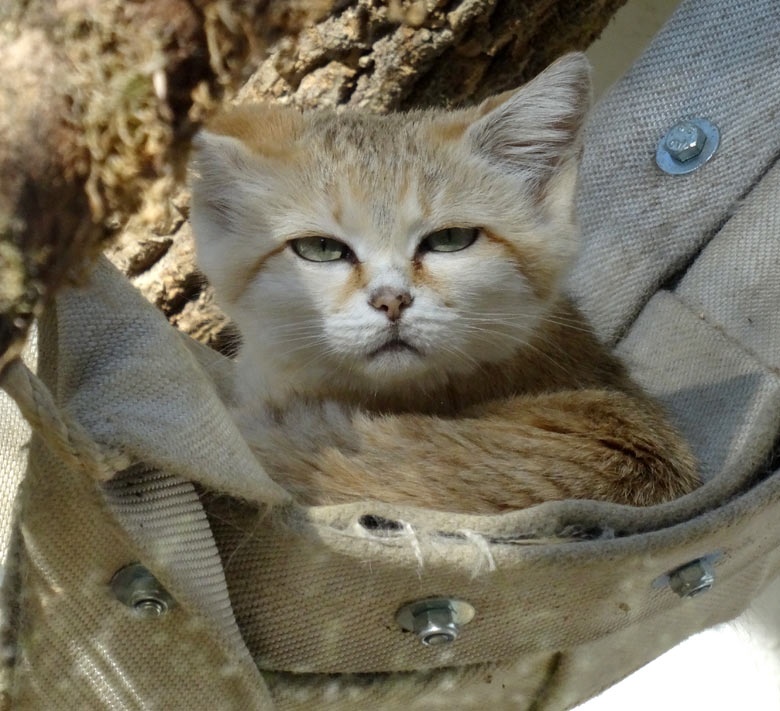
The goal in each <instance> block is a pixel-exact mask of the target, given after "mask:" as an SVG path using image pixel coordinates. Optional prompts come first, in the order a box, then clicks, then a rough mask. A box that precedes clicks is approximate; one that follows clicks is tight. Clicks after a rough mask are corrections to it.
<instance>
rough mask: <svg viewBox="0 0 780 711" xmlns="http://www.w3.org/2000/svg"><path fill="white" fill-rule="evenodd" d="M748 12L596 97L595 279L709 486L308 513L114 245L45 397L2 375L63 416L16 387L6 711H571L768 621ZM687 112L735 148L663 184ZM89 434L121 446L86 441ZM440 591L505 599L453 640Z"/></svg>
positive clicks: (754, 16) (761, 200) (768, 474)
mask: <svg viewBox="0 0 780 711" xmlns="http://www.w3.org/2000/svg"><path fill="white" fill-rule="evenodd" d="M734 5H735V4H734V3H731V2H728V1H726V0H722V1H719V0H706V1H705V0H687V1H686V2H684V3H683V4H682V5H681V7H680V9H679V10H678V12H677V14H676V15H675V16H674V17H673V18H672V20H671V21H670V23H669V25H668V26H667V27H666V28H665V29H664V31H663V32H662V33H661V34H660V35H659V37H658V38H657V39H656V41H655V42H654V43H653V45H652V46H651V47H650V48H649V49H648V51H647V52H646V53H645V55H644V56H643V57H642V58H641V59H640V61H639V62H638V64H637V65H636V67H635V68H634V69H633V70H632V71H631V72H630V73H629V74H628V75H627V77H626V78H625V79H624V80H623V81H622V82H621V83H620V84H619V85H618V86H617V87H616V88H615V89H614V90H613V91H612V92H611V93H610V94H609V96H607V97H606V98H605V99H604V100H603V101H602V102H601V103H600V105H599V106H598V107H597V109H596V110H595V112H594V115H593V118H592V120H591V123H590V125H589V128H588V131H587V138H586V153H585V158H584V166H583V178H582V181H583V182H582V190H581V199H580V210H581V214H582V215H583V226H584V240H585V247H584V253H583V258H582V260H581V262H580V263H579V265H578V267H577V272H576V273H575V276H574V279H573V281H572V290H573V291H574V292H575V293H576V295H577V297H578V299H579V300H580V302H581V303H582V304H583V306H584V308H585V310H586V311H587V312H588V313H589V315H590V316H591V317H592V318H593V320H594V322H595V324H596V327H597V328H598V330H599V332H600V333H601V334H602V336H603V337H604V338H605V339H606V340H608V341H609V342H610V343H612V344H614V345H615V347H616V348H617V350H618V352H619V353H620V354H621V356H622V357H623V358H624V359H625V360H626V361H627V362H628V364H629V365H630V367H631V369H632V372H633V373H634V374H635V376H636V377H637V379H638V380H639V381H640V382H641V383H642V384H643V385H644V386H645V387H646V388H647V389H648V390H650V391H651V392H653V393H654V394H656V395H657V396H658V397H659V398H660V399H661V400H662V402H663V403H664V404H665V405H666V406H667V408H668V410H669V412H670V415H671V417H672V418H673V419H674V420H675V421H676V422H677V424H678V425H679V426H680V428H681V429H682V431H683V432H684V433H685V435H686V436H687V437H688V439H689V440H690V441H691V443H692V446H693V447H694V450H695V451H696V454H697V456H698V457H699V459H700V461H701V466H702V473H703V476H704V477H705V479H706V484H705V485H704V486H703V487H702V488H700V489H699V490H697V491H696V492H694V493H692V494H690V495H689V496H686V497H683V498H682V499H680V500H678V501H675V502H671V503H669V504H665V505H662V506H657V507H651V508H648V509H634V508H631V507H625V506H617V505H611V504H606V503H598V502H587V501H568V502H554V503H548V504H544V505H541V506H538V507H534V508H532V509H528V510H525V511H518V512H513V513H509V514H504V515H501V516H492V517H485V516H467V515H449V514H446V513H441V512H430V511H426V510H424V509H422V508H421V509H413V508H405V507H394V506H389V505H380V504H368V503H365V504H363V503H358V504H350V505H344V506H331V507H318V508H303V507H299V506H296V505H295V504H293V503H292V502H290V500H289V497H288V496H287V495H286V493H285V492H284V491H283V490H281V489H280V488H279V487H278V486H277V485H276V484H274V483H273V482H272V481H271V480H270V479H269V478H268V477H267V476H266V475H265V474H264V472H263V471H262V469H261V468H260V467H259V465H258V464H257V462H256V461H255V460H254V458H253V457H252V455H251V453H250V452H249V450H248V448H247V446H246V444H245V443H244V442H243V440H242V439H241V437H240V435H239V433H238V432H237V430H236V428H235V426H234V425H233V424H232V422H231V421H230V419H229V417H228V416H227V413H226V410H225V406H224V404H223V402H224V400H225V399H226V398H227V397H229V391H230V382H231V379H230V372H231V367H232V366H231V362H230V361H228V360H226V359H224V358H222V357H221V356H219V355H217V354H215V353H213V352H211V351H209V350H208V349H205V348H203V347H200V346H198V345H197V344H195V343H192V342H189V341H188V340H187V339H185V338H183V337H181V336H180V334H178V333H177V332H176V331H175V330H174V329H173V328H171V327H170V326H169V325H168V323H167V322H166V321H165V319H164V318H163V316H162V315H161V314H160V313H158V312H157V311H156V310H155V309H154V308H153V307H152V306H150V305H149V304H148V303H146V302H145V301H144V300H143V298H142V297H141V296H140V294H139V293H138V292H136V291H135V290H134V289H133V287H132V286H131V285H130V284H129V283H128V282H127V281H126V280H125V279H124V278H123V277H122V275H121V274H119V273H118V272H117V271H116V270H114V269H113V267H111V266H110V265H109V264H108V263H107V262H105V261H101V262H100V263H99V264H98V265H97V267H96V269H95V270H94V272H93V274H92V276H91V278H90V281H89V283H88V284H87V285H85V287H84V288H82V289H74V290H69V291H67V292H64V293H63V294H62V295H61V296H60V297H59V298H58V300H57V302H56V304H54V305H53V306H52V307H51V308H50V309H48V310H47V312H46V313H45V314H44V316H43V317H42V319H41V320H40V323H39V348H38V351H39V358H38V375H39V376H40V379H41V381H42V382H43V383H44V384H45V386H46V390H45V391H43V390H41V389H40V388H39V387H38V385H36V382H37V381H35V380H33V379H31V378H28V377H27V376H26V375H25V374H24V372H23V371H20V370H15V371H14V373H13V374H12V376H13V377H11V376H9V375H8V373H6V376H5V378H4V381H3V386H4V387H5V388H6V389H7V390H9V392H10V393H11V394H12V395H13V396H14V397H15V398H16V399H17V401H18V402H19V403H21V405H22V406H23V407H24V408H25V411H26V412H27V413H28V416H29V417H30V418H31V419H33V420H34V421H37V422H40V421H41V418H48V419H46V420H45V421H46V422H49V423H51V426H50V427H49V428H48V429H47V428H39V430H38V431H37V433H36V434H35V436H34V437H33V440H32V442H31V444H30V447H29V452H27V450H24V449H20V447H22V443H24V442H25V440H26V430H25V429H24V426H23V425H22V423H21V421H20V420H19V417H18V414H16V413H15V411H14V410H13V409H12V407H11V402H10V400H9V399H8V398H4V399H3V400H0V424H2V429H1V430H0V452H2V454H3V459H2V461H0V467H1V469H0V473H1V474H2V478H0V482H2V487H0V491H2V492H3V497H4V498H3V499H2V501H3V503H4V511H8V508H7V506H8V502H9V501H10V498H11V497H10V494H9V493H8V492H10V491H11V489H12V488H13V487H14V485H15V484H14V483H15V482H16V481H18V480H19V479H20V478H21V477H22V475H24V479H23V482H22V485H21V487H20V488H19V493H18V496H17V497H16V509H17V511H18V520H17V521H16V523H15V525H14V526H13V527H12V533H13V535H12V540H11V542H10V545H9V546H8V552H7V554H6V558H5V560H6V563H5V567H6V574H5V580H4V593H3V595H4V614H5V626H6V632H5V636H4V638H3V652H4V655H5V656H6V658H7V662H6V664H5V665H4V667H3V669H2V671H0V674H2V677H0V682H2V684H1V685H0V688H2V690H3V692H2V693H3V694H4V696H3V697H2V699H3V703H5V705H6V706H7V707H9V708H13V709H21V710H23V711H27V710H28V709H30V710H33V709H34V710H35V711H48V710H49V709H52V710H53V709H62V708H68V709H70V708H73V709H76V708H78V709H88V710H91V709H95V710H99V711H102V710H103V709H105V710H107V711H118V710H120V709H121V710H122V711H125V710H132V711H139V710H144V711H146V710H147V709H153V710H154V709H165V710H166V711H167V710H169V709H187V710H193V711H199V710H201V709H203V710H204V711H205V710H206V709H209V710H211V709H241V710H244V709H258V710H262V711H271V710H276V709H278V710H283V711H299V710H300V711H303V710H305V709H318V710H319V709H323V710H326V711H330V710H332V711H352V710H353V709H354V710H355V711H357V710H358V709H360V710H361V711H362V710H363V709H365V708H374V709H379V710H387V711H392V710H395V709H409V710H412V711H417V710H420V711H422V710H428V709H431V710H433V709H441V708H447V709H459V710H460V709H463V710H468V709H475V710H476V709H483V708H490V709H496V710H497V711H504V710H506V711H509V710H510V709H511V710H513V711H564V709H568V708H571V706H573V705H574V704H576V703H578V702H581V701H583V700H585V699H587V698H589V697H590V696H592V695H593V694H595V693H597V692H598V691H600V690H602V689H603V688H605V687H607V686H609V685H610V684H612V683H614V682H616V681H618V680H619V679H620V678H622V677H623V676H625V675H626V674H628V673H630V672H631V671H633V670H634V669H636V668H638V667H639V666H641V665H642V664H644V663H645V662H647V661H649V660H650V659H652V658H654V657H655V656H657V655H658V654H660V653H662V652H663V651H665V650H666V649H668V648H670V647H671V646H673V645H674V644H676V643H677V642H679V641H680V640H682V639H684V638H685V637H686V636H688V635H689V634H692V633H693V632H696V631H698V630H701V629H703V628H706V627H708V626H711V625H713V624H716V623H718V622H721V621H724V620H727V619H730V618H732V617H734V616H736V615H737V614H739V613H740V612H741V611H742V610H743V609H744V608H745V606H746V605H747V604H748V603H749V601H750V600H751V599H752V598H753V597H754V596H755V595H756V594H757V593H758V592H759V591H760V590H761V589H762V588H763V587H764V586H765V585H766V584H767V583H768V582H769V581H770V580H772V579H773V578H774V577H775V576H777V575H778V574H780V547H779V546H778V542H780V516H778V509H779V507H780V471H778V472H774V471H773V469H776V468H777V465H776V464H775V466H772V463H771V456H772V452H773V446H774V444H775V442H776V439H777V436H778V432H780V377H779V376H778V359H780V355H779V354H780V279H778V277H777V266H776V265H777V264H778V263H780V201H778V200H777V197H776V196H777V195H778V194H780V166H778V165H775V160H776V157H777V156H778V155H780V134H777V133H776V132H774V131H772V130H770V128H766V127H765V124H766V123H771V122H764V123H761V122H757V120H756V118H757V116H758V115H760V114H761V112H764V115H766V116H769V115H774V114H773V112H777V110H778V109H779V108H780V61H778V60H779V59H780V42H778V36H777V35H778V33H779V32H780V7H778V6H777V4H776V3H775V2H773V0H753V2H749V3H740V4H739V9H736V8H735V7H734ZM681 67H682V68H681ZM687 115H701V116H705V117H707V118H710V119H711V120H714V121H715V122H716V123H717V124H718V125H719V127H720V129H721V132H722V136H723V139H722V140H723V143H722V147H721V149H720V150H719V151H718V153H717V154H716V156H715V158H713V160H712V161H711V162H710V164H708V165H707V166H705V167H704V168H702V169H701V170H700V171H697V172H696V173H693V174H691V175H689V176H684V177H671V176H667V175H664V174H662V173H660V172H659V171H658V170H657V168H655V166H654V165H653V162H652V160H653V154H654V150H655V145H656V143H657V141H658V140H659V139H660V137H661V136H662V135H663V133H664V132H665V130H666V129H667V128H668V127H669V126H670V125H671V124H673V123H674V122H675V121H676V120H677V119H678V118H680V117H683V116H687ZM757 124H760V125H757ZM751 127H754V128H755V130H752V129H751ZM47 393H50V394H51V402H49V401H48V400H47ZM52 413H54V415H52ZM69 428H70V429H69ZM54 430H57V432H59V433H60V434H63V432H64V433H65V434H66V435H67V433H68V432H71V430H72V432H73V433H74V434H73V437H68V436H63V437H60V438H54V437H53V436H52V432H53V431H54ZM79 437H82V439H79ZM84 438H86V439H84ZM83 441H89V442H92V443H93V444H96V445H97V447H98V449H97V450H96V451H103V452H106V453H107V456H106V457H105V458H102V459H100V461H99V462H97V464H95V462H93V461H92V460H91V459H90V458H89V457H88V456H86V455H84V456H83V457H81V458H80V457H79V456H75V457H73V456H71V455H70V454H68V452H71V451H72V449H73V447H74V446H75V445H74V444H73V443H74V442H83ZM63 453H64V454H63ZM66 454H67V456H66ZM87 460H89V462H92V464H89V462H88V461H87ZM120 462H127V463H130V462H133V463H132V464H131V465H130V466H127V465H126V464H121V465H120V464H119V463H120ZM8 520H9V519H8V518H4V521H8ZM5 525H6V526H7V525H8V524H5ZM704 555H716V556H717V562H716V567H715V584H714V586H713V588H712V589H711V590H710V591H708V592H707V593H706V594H702V595H699V596H697V597H695V598H692V599H689V600H682V599H680V598H679V597H678V596H677V595H676V594H675V593H674V592H673V591H672V590H671V589H670V588H669V586H668V585H666V584H665V583H664V575H665V574H667V573H668V572H669V571H671V570H673V569H675V568H677V567H678V566H680V565H682V564H684V563H686V562H688V561H691V560H694V559H696V558H698V557H700V556H704ZM133 562H141V563H143V565H144V566H146V567H147V568H148V569H149V570H150V571H151V572H152V573H153V574H154V575H155V576H156V577H157V578H158V579H159V580H160V581H161V583H162V584H164V585H165V587H166V588H167V589H168V591H169V592H170V593H171V595H172V596H173V598H174V599H175V601H176V605H175V606H174V607H172V608H171V609H170V611H169V612H168V613H167V614H166V615H163V616H162V617H159V618H155V619H142V618H139V617H138V616H136V615H134V614H133V613H132V611H131V610H130V609H129V608H127V607H126V606H124V605H123V604H122V603H121V602H119V601H118V600H117V599H116V597H115V596H114V594H113V593H112V590H111V587H110V581H111V579H112V577H113V575H114V574H115V573H116V571H117V570H119V569H121V568H122V567H123V566H126V565H128V564H129V563H133ZM434 595H435V596H450V597H456V598H460V599H463V600H467V601H469V602H470V603H471V604H472V605H473V606H474V607H475V609H476V611H477V614H476V617H475V619H474V620H473V621H472V622H471V623H469V625H467V626H466V627H465V628H464V631H463V633H462V636H461V637H460V638H459V639H458V640H457V641H456V642H455V643H453V644H451V645H447V646H442V647H432V648H426V647H423V646H422V645H420V643H419V641H417V640H416V639H415V638H414V636H413V635H410V634H408V633H404V632H402V631H401V630H400V628H399V627H398V626H397V625H396V623H395V613H396V610H397V609H398V608H399V607H400V606H401V605H402V604H404V603H407V602H409V601H411V600H417V599H423V598H426V597H429V596H434Z"/></svg>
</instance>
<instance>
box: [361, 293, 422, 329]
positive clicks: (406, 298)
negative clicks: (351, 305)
mask: <svg viewBox="0 0 780 711" xmlns="http://www.w3.org/2000/svg"><path fill="white" fill-rule="evenodd" d="M412 301H414V297H413V296H412V295H411V294H410V293H409V292H408V291H404V290H401V289H393V288H392V287H390V286H382V287H380V288H379V289H377V290H376V291H375V292H374V293H373V294H371V298H370V299H369V300H368V303H369V304H371V306H373V307H374V308H375V309H376V310H377V311H384V312H385V314H386V315H387V318H389V319H390V320H391V321H397V320H398V319H399V318H401V312H402V311H403V310H404V309H405V308H406V307H407V306H409V305H411V303H412Z"/></svg>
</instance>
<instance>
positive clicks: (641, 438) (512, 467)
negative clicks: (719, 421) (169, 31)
mask: <svg viewBox="0 0 780 711" xmlns="http://www.w3.org/2000/svg"><path fill="white" fill-rule="evenodd" d="M588 86H589V85H588V69H587V65H586V63H585V61H584V59H583V58H582V57H581V55H570V56H569V57H566V58H564V59H563V60H561V61H559V62H558V63H556V64H555V65H553V66H552V67H551V68H550V69H549V70H548V71H547V72H545V73H543V74H542V75H541V76H540V77H539V78H538V79H537V80H535V81H534V82H532V83H531V84H530V85H528V86H526V87H524V88H521V89H520V90H518V91H515V92H508V93H506V94H503V95H501V96H499V97H493V98H492V99H489V100H488V101H486V102H485V103H483V104H482V105H481V106H479V107H475V108H472V109H464V110H460V111H457V112H441V111H428V112H416V113H412V114H398V115H391V116H385V117H378V116H370V115H366V114H361V113H346V114H343V115H336V114H334V113H331V112H315V113H310V114H300V113H298V112H296V111H294V110H291V109H280V108H272V107H265V106H263V107H251V106H250V107H242V108H239V109H235V110H233V111H232V112H230V113H227V114H224V115H222V116H220V117H219V118H217V119H216V120H215V121H214V122H213V123H212V124H211V125H210V126H209V129H208V132H206V133H204V134H201V136H200V137H199V139H198V141H197V143H196V154H195V159H194V162H193V165H194V174H195V177H194V180H193V226H194V229H195V235H196V240H197V242H198V250H199V257H200V260H201V264H202V266H203V268H204V270H205V272H206V274H207V275H208V277H209V279H210V280H211V281H212V282H213V283H214V285H215V287H216V290H217V294H218V296H219V297H220V298H221V299H222V302H223V304H224V306H225V309H226V310H227V311H228V313H230V315H232V316H233V318H234V319H235V320H236V322H237V324H238V326H239V329H240V330H241V332H242V336H243V340H244V345H243V350H242V354H241V357H240V360H239V364H238V366H239V367H238V371H239V376H238V377H239V379H238V381H237V383H236V393H237V402H236V405H235V417H236V420H237V422H238V424H239V426H240V427H241V429H242V431H243V433H244V435H245V436H246V438H247V440H248V441H249V443H250V445H251V446H252V447H253V449H254V451H255V453H256V454H257V456H258V458H259V460H260V462H261V463H262V464H263V465H264V467H265V468H266V469H267V471H268V472H269V474H270V475H271V476H272V477H273V478H274V479H276V480H277V481H278V482H279V483H281V484H282V485H283V486H285V487H286V488H287V489H288V490H289V491H291V492H292V493H293V494H294V496H295V497H296V498H297V499H298V500H299V501H301V502H303V503H307V504H330V503H341V502H347V501H355V500H366V499H370V500H379V501H385V502H392V503H398V504H408V505H414V506H421V507H429V508H434V509H441V510H447V511H459V512H479V513H496V512H501V511H507V510H511V509H517V508H522V507H526V506H530V505H533V504H536V503H540V502H543V501H549V500H556V499H564V498H591V499H598V500H605V501H614V502H618V503H626V504H632V505H639V506H644V505H650V504H654V503H659V502H663V501H667V500H669V499H672V498H675V497H678V496H680V495H682V494H685V493H686V492H689V491H691V490H692V489H693V488H695V487H696V486H697V485H698V483H699V482H698V478H697V475H696V466H695V462H694V460H693V457H692V456H691V454H690V452H689V450H688V448H687V446H686V444H685V443H684V442H683V441H682V439H681V438H680V437H679V435H678V434H677V433H676V432H675V431H674V429H673V428H672V426H671V425H670V424H669V423H668V422H667V420H666V418H665V416H664V414H663V413H662V412H661V410H660V408H659V407H658V405H657V404H655V403H654V402H653V401H652V400H651V399H650V398H649V397H648V396H646V395H645V394H644V393H643V392H642V391H641V390H640V389H639V388H638V387H637V386H636V385H635V384H634V383H633V382H632V381H631V379H630V378H629V376H628V375H627V373H626V371H625V369H624V367H623V366H622V364H621V363H619V362H618V360H617V359H616V358H615V357H614V356H612V355H611V354H610V353H609V352H608V351H607V350H606V349H605V348H604V347H603V346H602V345H601V344H600V343H598V341H597V340H596V338H595V337H594V336H593V334H592V332H591V330H590V328H589V326H588V324H587V322H586V320H585V319H584V317H583V316H582V315H581V314H580V313H579V312H578V311H577V309H576V308H575V307H574V306H573V305H572V304H571V303H570V302H569V300H568V299H567V297H566V296H565V294H564V293H563V292H562V290H561V282H562V280H563V278H564V277H565V275H566V273H567V271H568V269H569V267H570V264H571V262H572V260H573V258H574V257H575V255H576V244H577V226H576V218H575V215H574V195H575V188H576V169H577V162H578V157H579V154H580V145H579V139H578V134H579V127H580V125H581V123H582V120H583V117H584V115H585V111H586V109H587V103H588ZM447 227H476V228H479V232H478V235H479V236H478V238H477V240H476V241H475V242H474V243H473V244H472V245H471V246H468V247H467V248H464V249H463V250H460V251H457V252H452V253H449V254H439V253H432V252H427V251H424V250H422V249H420V248H418V245H419V244H421V240H424V239H425V237H426V235H429V234H431V233H433V232H435V231H436V230H441V229H444V228H447ZM309 236H322V237H328V238H333V239H336V240H339V241H340V242H344V243H345V244H346V245H348V246H349V247H350V248H351V249H352V250H353V251H352V253H351V254H350V256H349V258H344V259H341V260H337V261H335V262H332V263H328V264H320V263H316V264H315V263H312V262H309V261H307V260H304V259H301V258H300V256H296V253H295V251H294V250H293V249H292V248H289V249H288V248H287V247H288V246H289V245H291V244H292V243H294V240H296V239H298V238H301V237H309ZM396 292H397V293H398V294H399V297H398V298H399V299H400V298H401V295H405V296H403V298H404V302H403V303H404V305H405V306H404V310H403V311H401V312H398V310H397V308H395V307H394V310H385V311H384V312H382V311H381V309H379V308H377V304H378V303H380V302H381V299H379V301H377V296H376V295H377V294H395V293H396ZM372 295H373V296H372ZM372 303H373V307H372V306H371V304H372ZM399 303H400V302H399ZM390 313H393V314H394V316H393V318H392V320H389V319H390V316H389V315H388V314H390ZM399 313H400V316H399V315H398V314H399ZM385 316H387V318H385ZM398 337H401V338H402V339H404V340H405V341H408V343H410V344H411V345H412V346H414V348H413V349H410V350H402V351H400V352H396V351H382V350H381V349H380V351H379V353H380V355H376V353H377V352H378V351H377V347H380V346H382V345H383V344H384V343H385V342H387V341H389V340H390V339H392V338H398Z"/></svg>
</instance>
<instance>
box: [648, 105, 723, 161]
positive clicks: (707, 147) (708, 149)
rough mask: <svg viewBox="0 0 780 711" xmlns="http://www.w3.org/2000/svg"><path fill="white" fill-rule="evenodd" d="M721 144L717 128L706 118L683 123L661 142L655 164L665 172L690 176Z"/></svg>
mask: <svg viewBox="0 0 780 711" xmlns="http://www.w3.org/2000/svg"><path fill="white" fill-rule="evenodd" d="M719 141H720V132H719V131H718V127H717V126H716V125H715V124H714V123H711V122H710V121H708V120H707V119H703V118H693V119H688V120H686V121H681V122H680V123H678V124H675V125H674V126H672V128H670V129H669V131H668V132H667V134H666V135H665V136H664V137H663V138H662V139H661V142H660V143H659V144H658V149H657V150H656V152H655V161H656V163H658V167H659V168H660V169H661V170H663V171H664V172H665V173H669V174H671V175H681V174H683V173H690V172H691V171H693V170H696V168H698V167H699V166H701V165H704V164H705V163H706V162H707V161H708V160H709V159H710V158H712V155H713V153H715V150H716V149H717V147H718V143H719Z"/></svg>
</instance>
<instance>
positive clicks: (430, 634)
mask: <svg viewBox="0 0 780 711" xmlns="http://www.w3.org/2000/svg"><path fill="white" fill-rule="evenodd" d="M414 631H415V633H416V634H417V636H418V637H419V638H420V641H421V642H422V643H423V644H424V645H425V646H426V647H434V646H436V645H439V644H447V643H448V642H454V641H455V640H456V639H457V638H458V634H459V633H460V626H459V625H457V624H456V623H455V621H454V620H453V618H452V610H450V609H449V608H446V607H443V608H439V609H432V610H425V611H424V612H420V613H418V614H416V615H415V616H414Z"/></svg>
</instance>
